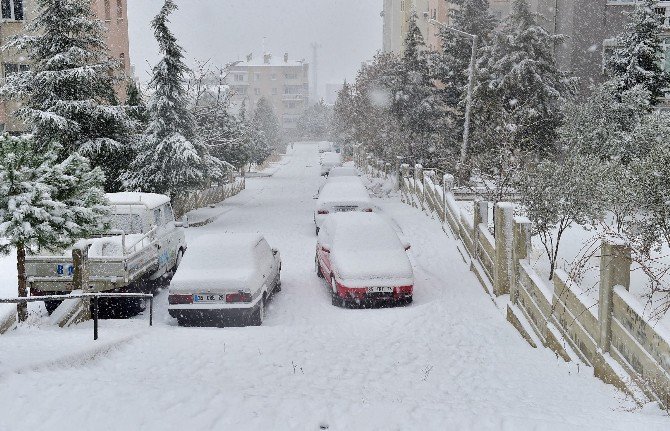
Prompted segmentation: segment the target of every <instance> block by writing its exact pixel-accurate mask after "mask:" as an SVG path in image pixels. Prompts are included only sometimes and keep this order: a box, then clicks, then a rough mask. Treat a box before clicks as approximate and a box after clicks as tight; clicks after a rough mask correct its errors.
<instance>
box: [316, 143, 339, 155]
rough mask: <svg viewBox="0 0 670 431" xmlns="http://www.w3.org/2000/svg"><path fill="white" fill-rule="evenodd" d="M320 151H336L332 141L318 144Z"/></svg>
mask: <svg viewBox="0 0 670 431" xmlns="http://www.w3.org/2000/svg"><path fill="white" fill-rule="evenodd" d="M317 145H318V147H319V153H327V152H335V148H334V145H333V143H332V142H329V141H321V142H319V143H318V144H317Z"/></svg>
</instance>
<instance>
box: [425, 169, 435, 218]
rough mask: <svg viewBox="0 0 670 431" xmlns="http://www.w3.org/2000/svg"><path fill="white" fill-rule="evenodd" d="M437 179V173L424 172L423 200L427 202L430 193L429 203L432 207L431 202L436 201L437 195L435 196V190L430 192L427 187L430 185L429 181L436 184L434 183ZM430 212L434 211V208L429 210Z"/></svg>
mask: <svg viewBox="0 0 670 431" xmlns="http://www.w3.org/2000/svg"><path fill="white" fill-rule="evenodd" d="M434 178H435V171H424V172H423V178H422V180H423V200H424V202H426V193H429V197H430V200H429V201H428V202H427V204H428V206H429V207H430V205H431V202H433V200H434V199H435V195H434V194H433V190H428V188H427V187H426V185H427V184H428V179H430V180H433V184H435V181H434ZM428 209H429V210H433V209H434V208H428Z"/></svg>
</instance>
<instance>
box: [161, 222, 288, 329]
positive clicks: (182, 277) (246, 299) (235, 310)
mask: <svg viewBox="0 0 670 431" xmlns="http://www.w3.org/2000/svg"><path fill="white" fill-rule="evenodd" d="M191 250H192V251H191V252H190V253H189V255H188V256H186V258H184V260H183V262H182V264H181V268H180V270H179V273H178V274H177V275H176V276H175V277H174V278H173V279H172V283H171V284H170V291H169V295H168V302H169V306H168V310H169V313H170V316H172V317H174V318H176V319H177V321H178V322H179V324H180V325H203V326H225V325H227V324H232V325H240V324H241V325H245V324H250V325H254V326H258V325H261V324H262V323H263V318H264V315H265V306H266V304H267V301H268V300H269V299H270V298H271V297H272V295H273V294H274V293H276V292H279V291H280V290H281V256H280V253H279V251H278V250H276V249H273V248H271V247H270V245H269V244H268V242H267V241H266V240H265V238H264V237H263V236H262V235H260V234H239V233H238V234H223V235H221V236H216V237H215V238H213V237H211V236H205V237H201V238H200V239H199V240H196V242H194V243H193V244H191Z"/></svg>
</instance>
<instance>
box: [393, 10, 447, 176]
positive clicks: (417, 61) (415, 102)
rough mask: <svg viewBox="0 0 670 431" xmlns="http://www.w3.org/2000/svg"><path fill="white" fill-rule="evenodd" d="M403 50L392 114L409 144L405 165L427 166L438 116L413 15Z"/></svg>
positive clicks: (432, 147) (432, 88)
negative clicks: (407, 158) (398, 122)
mask: <svg viewBox="0 0 670 431" xmlns="http://www.w3.org/2000/svg"><path fill="white" fill-rule="evenodd" d="M404 46H405V50H404V52H403V55H402V58H401V62H400V64H399V69H398V70H397V72H396V76H397V78H396V80H395V82H394V100H393V105H392V112H393V114H394V115H396V117H397V118H398V120H399V121H400V124H401V127H402V130H403V132H405V133H406V139H407V140H408V142H409V148H408V156H409V158H410V160H408V161H409V162H411V163H419V162H421V163H428V164H431V161H432V160H433V159H434V155H435V153H436V150H437V149H436V148H435V144H436V142H435V132H436V128H435V124H436V123H435V122H436V120H437V119H438V118H440V116H441V114H442V113H441V112H440V111H439V109H438V104H437V103H436V97H435V93H434V87H433V83H432V81H431V74H430V69H429V66H428V57H429V54H428V52H427V50H426V44H425V42H424V39H423V35H422V34H421V30H420V29H419V26H418V25H417V16H416V14H415V13H413V14H412V15H411V17H410V19H409V22H408V30H407V36H406V37H405V45H404Z"/></svg>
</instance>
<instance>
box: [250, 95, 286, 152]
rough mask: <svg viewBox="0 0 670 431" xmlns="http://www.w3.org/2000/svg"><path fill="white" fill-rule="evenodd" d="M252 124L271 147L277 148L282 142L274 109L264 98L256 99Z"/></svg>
mask: <svg viewBox="0 0 670 431" xmlns="http://www.w3.org/2000/svg"><path fill="white" fill-rule="evenodd" d="M252 124H253V127H255V128H256V129H257V130H259V131H261V132H263V134H264V135H265V137H266V139H267V142H268V144H269V145H270V146H271V147H273V148H278V147H279V145H280V144H281V141H282V131H281V126H280V125H279V119H278V118H277V114H275V111H274V108H273V107H272V105H271V104H270V102H269V101H268V100H267V99H266V98H265V97H261V98H260V99H258V102H257V104H256V109H255V110H254V117H253V120H252Z"/></svg>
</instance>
